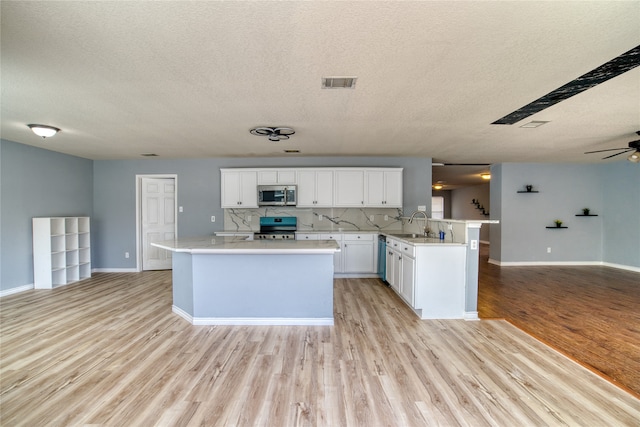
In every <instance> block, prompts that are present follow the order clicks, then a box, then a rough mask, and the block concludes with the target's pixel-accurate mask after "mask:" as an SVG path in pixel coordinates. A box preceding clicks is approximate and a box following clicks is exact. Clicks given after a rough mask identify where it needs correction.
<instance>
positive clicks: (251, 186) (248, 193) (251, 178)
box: [240, 171, 258, 208]
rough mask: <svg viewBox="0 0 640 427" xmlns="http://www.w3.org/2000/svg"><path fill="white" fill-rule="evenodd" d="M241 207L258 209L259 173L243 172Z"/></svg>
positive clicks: (241, 179) (241, 178)
mask: <svg viewBox="0 0 640 427" xmlns="http://www.w3.org/2000/svg"><path fill="white" fill-rule="evenodd" d="M240 183H241V185H240V207H243V208H257V207H258V176H257V173H256V172H254V171H252V172H241V176H240Z"/></svg>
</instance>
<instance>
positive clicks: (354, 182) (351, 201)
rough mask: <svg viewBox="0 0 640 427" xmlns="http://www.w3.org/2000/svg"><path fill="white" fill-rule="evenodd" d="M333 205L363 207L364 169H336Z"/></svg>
mask: <svg viewBox="0 0 640 427" xmlns="http://www.w3.org/2000/svg"><path fill="white" fill-rule="evenodd" d="M333 202H334V203H333V205H334V206H340V207H363V206H365V199H364V169H336V171H335V186H334V194H333Z"/></svg>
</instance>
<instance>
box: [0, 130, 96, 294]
mask: <svg viewBox="0 0 640 427" xmlns="http://www.w3.org/2000/svg"><path fill="white" fill-rule="evenodd" d="M52 141H53V140H52ZM46 143H49V142H48V140H47V142H46ZM51 143H54V142H51ZM43 144H45V142H43ZM0 152H1V153H2V154H1V155H0V201H1V202H0V212H1V214H0V218H1V222H0V228H1V234H2V238H1V239H0V247H1V252H0V253H1V258H0V269H1V271H0V291H4V290H7V289H11V288H16V287H20V286H25V285H30V284H33V244H32V237H31V229H32V226H31V218H32V217H48V216H91V217H92V216H93V215H92V214H93V210H92V205H93V170H92V166H93V162H92V161H91V160H87V159H82V158H79V157H73V156H67V155H64V154H59V153H55V152H53V151H49V150H43V149H40V148H37V147H32V146H29V145H24V144H17V143H14V142H11V141H6V140H0ZM92 241H93V239H92Z"/></svg>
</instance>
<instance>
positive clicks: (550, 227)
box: [547, 226, 569, 229]
mask: <svg viewBox="0 0 640 427" xmlns="http://www.w3.org/2000/svg"><path fill="white" fill-rule="evenodd" d="M547 228H549V229H555V228H569V227H556V226H553V227H547Z"/></svg>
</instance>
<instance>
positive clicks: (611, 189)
mask: <svg viewBox="0 0 640 427" xmlns="http://www.w3.org/2000/svg"><path fill="white" fill-rule="evenodd" d="M601 169H602V189H603V197H602V202H603V203H602V204H603V209H602V216H603V230H602V232H603V235H602V242H603V261H604V262H608V263H611V264H620V265H625V266H634V267H639V268H640V165H639V164H633V163H631V162H628V161H622V162H616V163H613V164H607V165H606V166H602V168H601Z"/></svg>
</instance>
